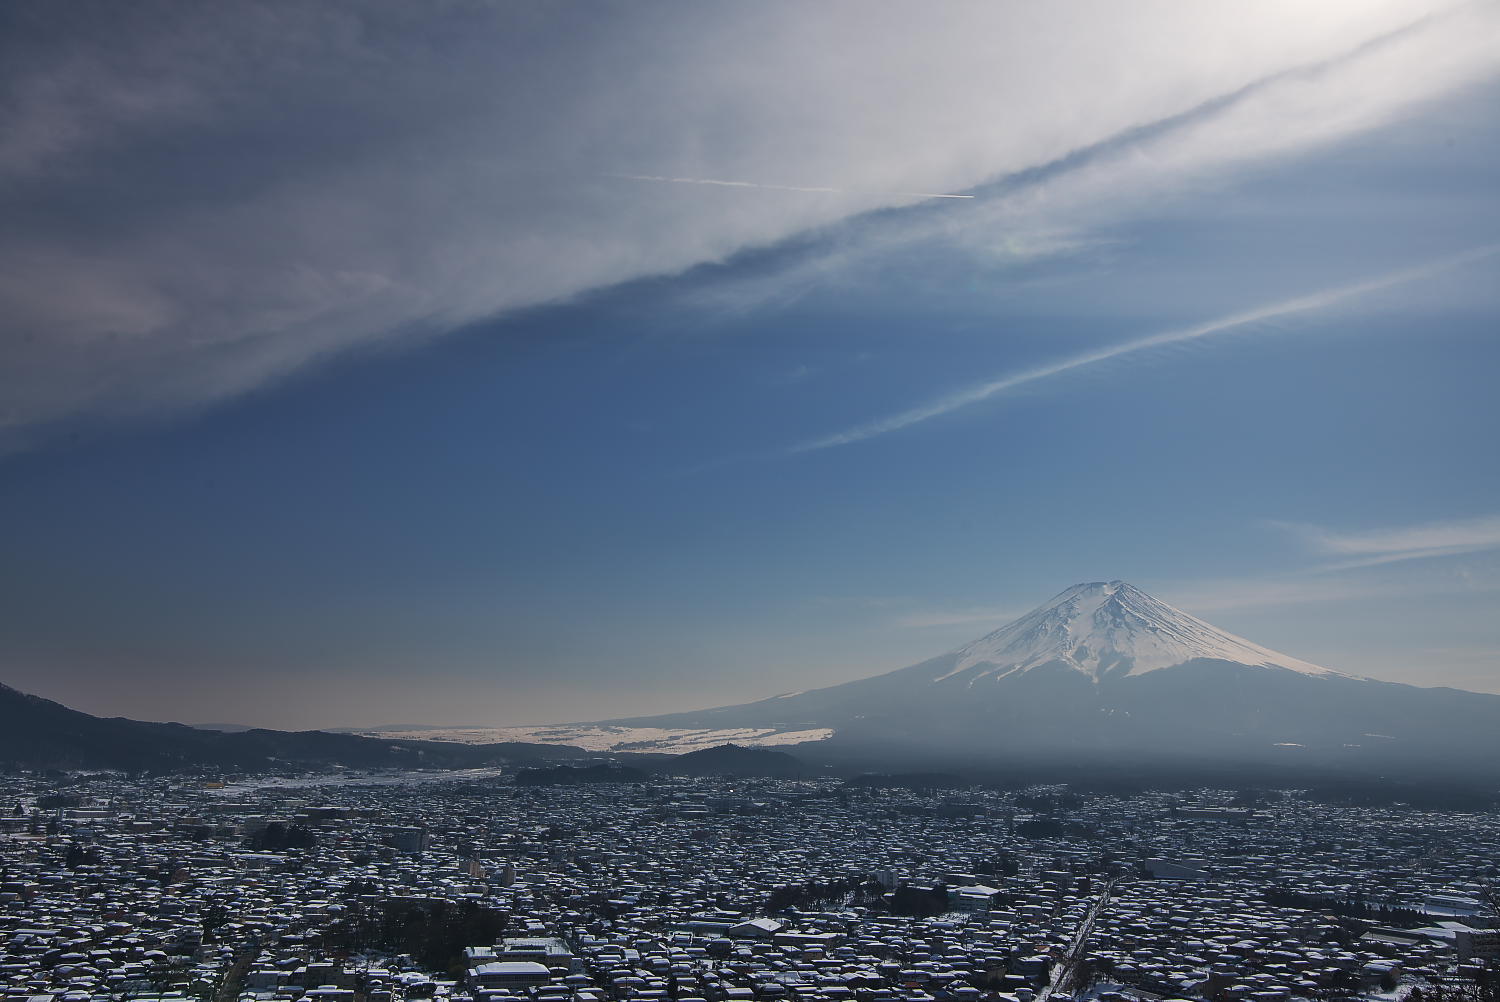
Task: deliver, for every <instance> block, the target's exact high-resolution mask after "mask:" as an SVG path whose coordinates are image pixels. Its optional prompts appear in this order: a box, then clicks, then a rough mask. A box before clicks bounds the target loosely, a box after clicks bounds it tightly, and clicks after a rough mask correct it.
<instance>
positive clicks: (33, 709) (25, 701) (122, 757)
mask: <svg viewBox="0 0 1500 1002" xmlns="http://www.w3.org/2000/svg"><path fill="white" fill-rule="evenodd" d="M587 754H588V753H587V752H584V751H583V750H582V749H578V748H570V747H567V746H562V745H540V744H524V743H506V744H493V745H460V744H452V743H448V742H439V741H389V740H385V739H381V738H365V737H357V736H355V735H352V734H331V733H328V732H325V731H272V730H264V729H259V728H256V729H249V730H243V731H235V732H224V731H217V730H204V729H200V728H196V727H189V726H187V725H185V724H159V723H151V722H147V721H142V720H129V719H127V718H125V717H95V716H92V715H90V714H87V713H83V712H81V711H79V710H74V709H70V708H69V707H66V706H63V705H62V704H61V703H55V702H53V701H52V700H50V699H43V698H41V697H40V696H32V695H28V694H26V693H23V692H19V691H17V690H15V689H12V688H11V687H10V686H7V685H0V769H3V768H6V767H19V768H58V769H118V770H121V771H126V772H137V771H150V772H173V771H179V770H183V769H192V768H201V767H205V766H208V767H219V768H224V769H232V770H242V771H247V772H259V771H266V770H272V769H296V768H326V767H330V766H343V767H347V768H365V769H369V768H407V769H415V768H439V769H443V768H463V767H474V766H481V765H493V764H498V763H502V762H510V761H538V760H557V759H573V758H581V757H584V756H586V755H587Z"/></svg>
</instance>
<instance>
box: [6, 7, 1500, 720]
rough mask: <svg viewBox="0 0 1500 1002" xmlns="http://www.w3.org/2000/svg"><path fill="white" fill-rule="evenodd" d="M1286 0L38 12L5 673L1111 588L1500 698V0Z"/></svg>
mask: <svg viewBox="0 0 1500 1002" xmlns="http://www.w3.org/2000/svg"><path fill="white" fill-rule="evenodd" d="M1299 6H1300V5H1293V4H1288V5H1276V4H1265V5H1261V6H1258V7H1257V8H1256V9H1254V10H1253V11H1252V10H1247V9H1243V8H1242V7H1238V6H1233V5H1228V4H1225V5H1215V4H1205V5H1202V6H1201V7H1194V8H1192V9H1189V8H1186V7H1184V6H1183V5H1178V4H1163V5H1159V6H1158V5H1149V4H1147V5H1142V7H1141V8H1140V10H1139V12H1136V14H1135V16H1133V17H1132V18H1129V19H1125V20H1124V21H1121V22H1119V23H1112V22H1111V17H1113V16H1115V15H1112V14H1111V13H1110V11H1111V8H1110V6H1109V5H1103V6H1097V5H1088V4H1077V5H1068V4H1060V5H1057V6H1056V8H1055V13H1044V12H1042V11H1041V10H1039V9H1037V8H1030V7H1019V6H1017V7H1012V6H1006V5H984V6H973V7H955V8H953V10H952V12H951V14H952V16H951V18H945V19H938V20H937V21H928V22H921V23H918V22H919V21H920V19H915V20H913V16H912V14H911V8H902V7H895V6H891V7H883V6H878V5H877V8H878V9H879V10H881V11H882V12H883V13H884V14H885V15H887V16H885V17H877V18H865V19H862V20H859V21H858V22H848V21H847V19H848V18H852V17H853V16H854V11H853V8H851V7H846V6H841V5H837V4H834V5H829V6H828V7H826V8H820V9H819V10H818V11H816V12H810V11H809V9H808V8H804V7H800V6H794V5H786V6H781V5H775V4H767V5H764V6H761V7H756V8H729V7H722V8H714V9H704V8H699V9H694V10H693V12H692V13H691V14H690V15H687V16H683V17H675V16H670V15H668V14H667V12H666V10H665V9H664V8H655V7H650V6H644V5H629V6H619V7H603V8H598V14H597V15H595V14H592V13H591V14H588V15H586V14H585V13H584V12H583V9H582V8H579V7H573V6H570V5H556V4H549V5H538V6H536V7H526V6H523V5H515V6H511V7H506V8H503V9H497V8H493V7H487V6H483V5H473V6H469V5H462V4H460V5H455V6H454V7H453V8H452V9H450V10H447V11H445V12H444V13H443V14H442V15H437V14H434V15H432V16H431V17H430V18H428V19H413V17H412V15H410V14H408V13H404V12H403V9H402V8H401V7H400V6H395V5H393V6H391V7H382V6H380V5H362V6H360V7H358V8H356V7H340V6H338V5H329V6H327V7H326V8H319V12H318V13H313V12H312V11H311V9H304V10H296V9H291V8H286V7H279V6H275V5H267V6H264V7H261V6H256V5H246V6H245V7H244V8H241V9H240V10H239V11H237V12H235V13H234V14H228V13H220V14H218V15H217V16H216V17H214V18H206V17H205V16H204V15H202V14H201V13H197V12H195V11H193V9H191V8H188V7H178V6H173V5H163V6H161V7H160V8H158V9H156V10H155V11H153V12H147V13H142V14H134V13H132V12H128V11H123V10H121V9H116V8H111V7H108V6H100V7H96V8H88V7H80V8H76V9H77V10H79V11H83V12H84V13H82V14H74V15H60V14H58V12H57V11H56V10H55V9H53V10H49V9H48V8H47V6H46V5H37V6H34V7H28V6H26V5H22V6H21V7H19V8H17V9H16V10H14V11H12V12H10V13H9V14H8V16H9V17H11V18H12V19H13V20H14V21H15V23H14V24H12V25H11V26H10V27H11V28H12V29H13V30H11V31H8V32H0V36H5V37H10V38H12V39H15V38H20V39H22V42H24V43H25V44H27V45H28V46H29V47H28V49H27V51H28V52H31V53H34V55H33V56H32V57H29V58H27V59H19V58H18V59H14V60H0V64H3V65H6V66H9V67H11V68H10V69H8V70H7V73H9V74H10V80H9V83H10V85H11V89H12V90H13V92H15V93H17V94H20V95H21V98H20V99H18V100H17V101H16V102H14V103H13V105H12V106H10V107H9V108H8V109H7V110H6V111H5V112H3V114H4V115H7V116H9V117H10V119H11V122H10V125H11V128H10V129H8V130H0V131H4V132H5V134H7V135H9V136H10V137H11V138H10V139H9V140H8V141H7V143H0V206H4V208H5V209H6V210H7V211H9V210H14V213H13V214H12V215H11V216H10V218H14V219H17V220H18V221H19V222H18V224H17V225H16V226H14V227H10V228H8V232H7V234H5V235H4V236H0V262H4V263H6V264H7V268H6V269H5V271H6V275H7V277H6V278H5V279H3V280H0V300H3V301H4V302H5V303H6V305H7V307H8V308H7V309H5V310H3V311H0V312H3V313H4V315H5V316H7V317H8V318H9V319H8V320H7V321H5V324H4V327H3V329H0V401H3V402H4V408H3V412H4V413H3V421H0V442H3V445H4V453H3V455H0V514H3V515H4V518H5V521H6V525H7V527H8V528H9V531H8V532H7V533H6V534H5V537H4V539H3V541H0V561H3V566H4V567H5V568H6V571H5V573H4V575H3V576H0V589H3V601H0V680H3V681H5V682H7V683H8V684H11V685H13V686H16V687H18V688H21V689H24V690H27V691H32V692H37V693H39V694H42V695H46V696H49V697H52V698H56V699H60V700H63V701H65V702H68V703H70V704H72V705H76V706H79V707H80V708H83V709H87V710H90V711H92V712H100V713H120V714H126V715H132V716H138V717H148V718H157V719H160V718H173V719H184V720H196V721H202V720H224V719H231V720H234V721H240V722H247V723H255V724H266V725H273V726H318V725H360V724H378V723H397V722H401V723H431V724H445V723H446V724H458V723H465V724H503V723H537V722H547V721H553V720H576V719H595V718H599V717H604V716H617V715H622V714H626V713H634V712H648V711H652V710H658V709H660V710H667V709H686V708H690V707H693V706H701V705H712V704H716V703H723V702H730V701H738V700H743V699H751V698H757V697H760V696H764V695H769V694H771V693H774V692H778V691H785V690H790V689H802V688H808V687H810V686H813V685H819V684H832V683H836V682H840V681H845V680H848V679H852V678H857V677H861V676H864V675H868V674H873V673H875V672H878V671H883V670H889V669H893V668H898V667H902V666H904V665H906V664H910V663H912V662H915V661H917V660H920V659H922V658H925V657H927V656H930V655H932V654H935V653H938V652H940V651H942V650H946V649H948V648H951V647H953V646H956V645H957V644H959V643H962V642H964V641H967V640H969V639H972V638H973V637H974V636H977V635H979V634H981V633H983V632H986V631H988V630H990V629H992V628H994V627H995V626H998V625H1001V624H1002V623H1003V622H1005V621H1006V620H1007V619H1009V618H1011V617H1013V616H1015V615H1019V614H1020V613H1022V612H1025V611H1026V610H1027V609H1029V608H1031V607H1032V606H1034V605H1036V604H1039V603H1040V602H1042V601H1044V600H1046V599H1047V598H1049V597H1050V596H1051V595H1053V594H1054V593H1056V592H1058V591H1060V590H1062V589H1063V588H1064V587H1066V586H1068V585H1071V584H1073V583H1075V582H1077V581H1083V580H1097V579H1110V578H1123V579H1126V580H1129V581H1131V582H1133V583H1135V584H1137V585H1138V586H1140V587H1143V588H1145V589H1146V590H1148V591H1150V592H1152V593H1153V594H1155V595H1157V596H1158V597H1160V598H1162V599H1164V600H1166V601H1168V602H1171V603H1173V604H1175V605H1178V606H1179V607H1181V608H1184V609H1186V610H1187V611H1189V612H1192V613H1195V614H1197V615H1200V616H1202V617H1203V618H1205V619H1208V620H1209V621H1211V622H1213V623H1215V624H1217V625H1220V626H1222V627H1224V628H1226V629H1229V630H1231V631H1232V632H1235V633H1239V634H1241V635H1244V636H1247V637H1249V638H1250V639H1252V640H1254V641H1256V642H1258V643H1261V644H1263V645H1266V646H1270V647H1273V648H1276V649H1279V650H1282V651H1285V652H1286V653H1289V654H1292V655H1294V656H1296V657H1300V658H1304V659H1306V660H1310V661H1314V662H1317V663H1321V664H1324V665H1327V666H1328V667H1332V668H1337V669H1340V670H1344V671H1349V672H1353V673H1356V674H1367V675H1371V676H1374V677H1378V678H1386V679H1391V680H1396V681H1404V682H1411V683H1415V684H1423V685H1439V684H1441V685H1455V686H1460V687H1464V688H1470V689H1476V690H1483V691H1490V692H1500V615H1497V612H1500V502H1497V498H1500V463H1497V461H1496V458H1495V456H1496V449H1495V440H1496V433H1497V431H1500V403H1497V397H1500V395H1497V394H1496V393H1495V390H1494V373H1495V372H1496V371H1497V368H1500V337H1497V331H1500V323H1497V318H1500V282H1497V281H1496V278H1497V274H1500V199H1497V197H1496V193H1497V192H1500V167H1497V164H1500V117H1497V116H1496V114H1495V112H1494V109H1495V108H1497V107H1500V60H1496V58H1495V57H1494V52H1496V51H1500V47H1497V46H1496V45H1494V44H1492V43H1494V42H1496V41H1497V40H1500V14H1497V13H1496V12H1495V9H1494V8H1493V7H1490V6H1487V5H1459V6H1457V7H1448V6H1443V5H1437V4H1423V3H1390V4H1385V5H1375V4H1371V5H1348V7H1347V8H1346V7H1343V6H1341V5H1337V4H1330V5H1328V6H1327V9H1324V10H1320V11H1319V13H1318V14H1316V15H1304V14H1303V13H1302V12H1301V11H1300V10H1299ZM672 10H673V11H681V10H682V8H675V7H674V8H672ZM1049 10H1054V8H1051V7H1050V6H1049ZM148 13H150V14H155V15H156V16H157V18H158V22H157V23H159V24H164V25H166V28H165V29H164V30H157V25H156V24H153V23H147V14H148ZM86 15H92V16H86ZM162 18H164V19H165V20H160V19H162ZM231 18H233V19H236V20H235V23H230V19H231ZM820 39H822V40H823V41H822V42H820V41H819V40H820ZM830 39H837V40H838V44H836V45H834V44H832V43H831V42H829V41H828V40H830ZM106 43H108V44H106ZM9 44H13V45H15V44H21V43H19V42H14V41H13V42H12V43H9ZM1037 49H1040V50H1042V52H1041V54H1037V53H1034V52H1033V50H1037ZM273 51H275V52H283V53H290V54H289V55H286V56H285V58H280V59H278V58H273V57H272V55H271V52H273ZM106 53H107V55H106ZM205 53H207V54H205ZM44 56H50V58H43V57H44ZM997 65H998V66H1000V67H1002V68H996V67H997ZM647 177H649V178H662V179H674V178H675V179H679V180H642V179H641V178H647ZM704 180H709V181H715V180H717V181H726V180H727V181H738V182H745V184H742V185H736V186H726V185H721V184H703V183H696V182H701V181H704ZM789 188H826V189H837V190H833V191H801V190H788V189H789ZM911 192H936V193H952V194H965V195H972V196H973V197H972V198H964V199H946V198H945V199H925V198H918V197H914V196H912V195H910V194H906V193H911Z"/></svg>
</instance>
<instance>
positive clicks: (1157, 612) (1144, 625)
mask: <svg viewBox="0 0 1500 1002" xmlns="http://www.w3.org/2000/svg"><path fill="white" fill-rule="evenodd" d="M954 653H955V654H956V655H957V659H958V660H957V663H956V664H955V665H954V666H953V667H952V669H950V670H949V671H948V672H947V673H946V674H944V675H942V676H939V678H938V679H936V680H935V681H941V680H942V679H943V678H947V677H949V676H953V675H958V674H959V673H961V672H967V671H968V670H969V669H971V668H974V667H976V666H984V670H983V671H981V672H979V673H977V675H974V676H971V677H970V681H973V680H974V678H976V677H988V676H1002V675H1006V674H1011V673H1014V672H1023V671H1026V670H1028V669H1030V668H1035V667H1037V666H1039V665H1043V664H1050V663H1053V662H1058V661H1061V662H1062V663H1064V664H1066V665H1069V666H1071V667H1073V668H1076V669H1077V670H1078V671H1081V672H1083V673H1084V674H1085V675H1088V676H1089V677H1091V678H1093V679H1094V680H1095V681H1102V680H1103V679H1105V678H1109V677H1116V676H1124V675H1141V674H1144V673H1146V672H1149V671H1154V670H1156V669H1158V668H1168V667H1171V666H1172V665H1180V664H1184V663H1186V662H1188V661H1192V660H1195V659H1199V658H1204V659H1209V660H1215V661H1230V662H1233V663H1235V664H1244V665H1254V666H1259V667H1267V668H1287V669H1290V670H1292V671H1296V672H1302V673H1303V674H1306V675H1339V674H1341V673H1340V672H1335V671H1331V670H1329V669H1327V668H1321V667H1319V666H1318V665H1315V664H1309V663H1308V662H1306V661H1301V660H1299V659H1297V658H1294V657H1289V656H1288V655H1285V654H1280V653H1277V652H1276V651H1273V650H1270V649H1269V648H1265V647H1261V646H1260V645H1259V644H1252V643H1251V642H1250V641H1248V640H1245V639H1243V638H1241V637H1236V636H1235V635H1234V634H1232V633H1226V632H1224V631H1223V630H1221V629H1219V628H1218V627H1216V626H1212V625H1210V624H1208V623H1205V622H1204V621H1203V620H1201V619H1198V618H1197V617H1196V616H1190V615H1188V614H1187V613H1185V612H1183V611H1182V610H1181V609H1174V608H1173V607H1172V606H1170V605H1167V604H1166V603H1165V602H1161V601H1158V600H1157V599H1154V598H1152V597H1151V596H1150V595H1147V594H1146V593H1145V592H1143V591H1141V590H1140V589H1139V588H1136V587H1135V586H1134V585H1130V584H1126V583H1125V582H1124V581H1092V582H1088V583H1085V584H1076V585H1074V586H1073V587H1071V588H1069V589H1067V590H1066V591H1064V592H1063V593H1062V594H1060V595H1058V596H1057V597H1056V598H1054V599H1052V600H1051V601H1050V602H1047V603H1046V604H1044V605H1042V606H1041V607H1039V608H1037V609H1035V610H1033V611H1031V612H1029V613H1027V614H1026V615H1024V616H1022V617H1021V618H1020V619H1018V620H1016V621H1015V622H1013V623H1010V624H1008V625H1006V626H1002V627H1001V628H1000V629H998V630H996V631H995V632H993V633H990V634H987V635H985V636H983V637H980V638H979V639H978V640H976V641H974V642H973V643H970V644H966V645H965V646H963V647H960V648H959V649H958V650H957V651H955V652H954Z"/></svg>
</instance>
